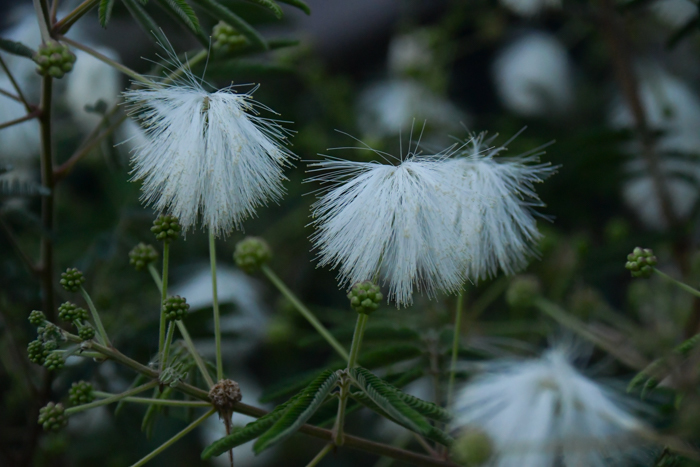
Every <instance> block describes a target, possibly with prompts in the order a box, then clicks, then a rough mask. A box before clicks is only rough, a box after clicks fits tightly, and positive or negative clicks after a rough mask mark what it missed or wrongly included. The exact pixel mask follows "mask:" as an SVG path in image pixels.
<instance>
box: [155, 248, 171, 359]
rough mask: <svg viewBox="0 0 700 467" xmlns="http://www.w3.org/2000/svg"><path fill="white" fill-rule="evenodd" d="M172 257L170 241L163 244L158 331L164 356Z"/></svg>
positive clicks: (159, 349)
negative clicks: (166, 309)
mask: <svg viewBox="0 0 700 467" xmlns="http://www.w3.org/2000/svg"><path fill="white" fill-rule="evenodd" d="M169 256H170V241H169V240H165V241H164V242H163V276H162V280H161V284H160V328H159V331H158V355H159V356H161V357H162V356H163V348H164V347H165V299H166V298H168V262H169V260H168V257H169ZM160 369H161V371H162V370H163V359H162V358H161V359H160Z"/></svg>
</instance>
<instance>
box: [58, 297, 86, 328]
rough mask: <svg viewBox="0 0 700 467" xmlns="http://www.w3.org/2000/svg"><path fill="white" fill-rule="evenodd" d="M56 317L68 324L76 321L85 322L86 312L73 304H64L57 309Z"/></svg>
mask: <svg viewBox="0 0 700 467" xmlns="http://www.w3.org/2000/svg"><path fill="white" fill-rule="evenodd" d="M58 317H59V318H60V319H61V320H63V321H67V322H69V323H72V322H73V321H76V320H80V321H85V320H86V319H88V312H87V310H86V309H85V308H80V307H79V306H77V305H76V304H74V303H71V302H65V303H63V304H61V306H59V307H58Z"/></svg>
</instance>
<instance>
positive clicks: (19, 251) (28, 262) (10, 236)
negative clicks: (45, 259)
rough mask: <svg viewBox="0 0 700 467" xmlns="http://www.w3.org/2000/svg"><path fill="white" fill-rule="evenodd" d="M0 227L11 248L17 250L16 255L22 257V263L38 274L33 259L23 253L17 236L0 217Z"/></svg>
mask: <svg viewBox="0 0 700 467" xmlns="http://www.w3.org/2000/svg"><path fill="white" fill-rule="evenodd" d="M0 227H2V228H3V230H4V231H5V235H6V236H7V238H8V240H9V241H10V244H11V245H12V248H14V250H15V251H16V252H17V255H18V256H19V257H20V258H21V259H22V261H23V262H24V264H25V265H26V266H27V268H29V271H30V272H31V273H32V274H34V275H39V273H40V271H39V268H38V267H37V265H36V264H35V263H34V261H33V260H32V259H31V258H30V257H29V255H27V253H25V251H24V250H23V249H22V247H21V246H20V245H19V242H18V241H17V238H16V237H15V235H14V233H13V232H12V229H10V226H9V225H7V223H6V222H5V220H4V219H2V218H1V217H0Z"/></svg>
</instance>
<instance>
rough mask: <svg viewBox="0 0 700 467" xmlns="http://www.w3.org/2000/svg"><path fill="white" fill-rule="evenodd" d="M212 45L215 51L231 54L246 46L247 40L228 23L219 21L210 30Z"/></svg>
mask: <svg viewBox="0 0 700 467" xmlns="http://www.w3.org/2000/svg"><path fill="white" fill-rule="evenodd" d="M212 36H213V38H214V43H213V44H212V46H213V47H214V49H215V50H221V51H223V52H232V51H234V50H236V49H240V48H242V47H244V46H246V45H247V44H248V40H247V39H246V38H245V36H243V35H242V34H241V33H240V32H238V31H237V30H236V29H234V28H233V26H231V25H230V24H228V23H225V22H223V21H219V23H218V24H217V25H216V26H214V28H213V29H212Z"/></svg>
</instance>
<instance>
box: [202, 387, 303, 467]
mask: <svg viewBox="0 0 700 467" xmlns="http://www.w3.org/2000/svg"><path fill="white" fill-rule="evenodd" d="M300 396H301V394H297V395H296V396H294V397H292V398H291V399H289V400H288V401H287V402H284V403H283V404H280V405H278V406H277V407H275V409H274V410H273V411H272V412H270V413H268V414H267V415H264V416H262V417H260V418H258V419H257V420H255V421H252V422H250V423H248V424H247V425H246V426H244V427H243V428H239V429H237V430H235V431H234V432H233V433H231V434H230V435H228V436H225V437H223V438H221V439H220V440H218V441H215V442H213V443H212V444H211V445H209V446H208V447H207V448H206V449H204V451H202V456H201V457H202V459H203V460H207V459H209V458H211V457H214V456H220V455H221V454H223V453H225V452H227V451H230V450H231V449H233V448H235V447H236V446H240V445H241V444H244V443H247V442H248V441H251V440H253V439H255V438H257V437H258V436H260V435H261V434H263V433H265V432H266V431H267V430H269V429H270V428H271V427H272V425H274V424H275V422H276V421H277V420H279V419H280V417H281V416H282V415H283V414H284V412H285V411H286V410H287V407H289V406H290V405H291V404H293V403H294V402H296V401H297V399H298V398H299V397H300Z"/></svg>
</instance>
